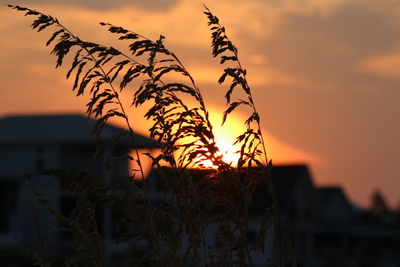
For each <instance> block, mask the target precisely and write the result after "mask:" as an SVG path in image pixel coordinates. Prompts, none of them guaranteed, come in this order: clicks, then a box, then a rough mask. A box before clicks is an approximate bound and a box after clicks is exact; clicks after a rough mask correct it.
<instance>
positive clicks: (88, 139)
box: [0, 115, 158, 247]
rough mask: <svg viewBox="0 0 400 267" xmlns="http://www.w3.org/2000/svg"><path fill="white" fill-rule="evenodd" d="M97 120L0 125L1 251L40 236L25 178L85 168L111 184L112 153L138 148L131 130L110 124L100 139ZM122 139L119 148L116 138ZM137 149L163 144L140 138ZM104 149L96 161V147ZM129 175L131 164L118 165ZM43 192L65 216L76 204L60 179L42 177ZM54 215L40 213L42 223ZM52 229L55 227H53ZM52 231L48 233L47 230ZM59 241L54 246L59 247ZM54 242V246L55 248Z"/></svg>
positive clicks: (32, 119) (38, 183)
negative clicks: (50, 170) (129, 133)
mask: <svg viewBox="0 0 400 267" xmlns="http://www.w3.org/2000/svg"><path fill="white" fill-rule="evenodd" d="M95 123H96V120H93V119H91V118H88V117H86V116H82V115H38V116H9V117H4V118H1V119H0V247H10V246H16V247H18V246H20V244H19V242H20V241H22V242H23V243H27V244H29V243H30V242H32V235H33V232H34V224H33V220H32V218H33V211H32V200H31V194H30V192H29V190H28V187H27V186H26V184H25V182H24V180H23V179H22V175H23V174H25V173H32V172H35V171H38V170H41V169H44V168H80V169H86V170H90V171H93V172H94V173H95V174H96V175H98V176H100V177H104V178H105V179H110V178H111V177H112V176H113V175H116V174H115V173H114V172H115V171H116V170H113V169H111V170H108V169H107V168H106V167H105V164H104V163H105V161H106V157H107V155H108V154H107V153H109V152H110V151H111V150H114V153H116V154H120V155H123V154H127V153H129V151H130V150H131V149H133V148H134V147H133V146H132V144H131V142H130V140H129V139H128V137H127V136H126V135H125V133H127V132H126V131H125V130H123V129H121V128H118V127H116V126H113V125H111V124H106V125H105V126H104V128H103V131H102V133H101V135H100V136H99V137H98V138H97V139H96V138H95V137H94V135H93V134H92V129H93V126H94V124H95ZM115 136H119V142H118V144H119V145H118V146H115V145H114V144H113V142H112V138H113V137H115ZM134 138H135V144H136V148H138V149H141V148H145V149H154V148H156V147H157V146H158V143H157V142H155V141H154V140H152V139H149V138H147V137H145V136H142V135H139V134H135V136H134ZM98 142H102V143H103V149H102V150H101V151H102V152H100V153H99V154H98V155H97V156H96V157H94V155H95V152H96V145H97V144H98ZM118 171H125V172H127V171H128V161H124V162H122V164H119V165H118ZM32 182H33V183H34V185H35V187H36V188H37V189H38V191H40V192H42V193H43V195H44V196H45V197H46V198H47V199H49V200H50V201H51V202H52V203H53V204H54V205H55V206H56V207H57V208H59V209H60V210H61V211H65V210H70V209H71V206H72V205H73V199H72V198H71V196H70V195H69V194H68V193H67V192H66V191H65V190H64V189H63V186H62V184H61V183H60V181H59V180H58V179H53V178H49V177H45V176H44V177H43V176H42V177H38V178H37V179H33V181H32ZM49 216H50V215H49V214H47V213H46V212H42V213H40V217H41V219H42V221H44V222H46V221H49V219H50V217H49ZM48 227H49V229H51V228H54V226H50V225H49V226H48ZM44 230H47V229H44ZM60 239H61V240H62V239H63V236H62V235H61V236H59V238H53V239H52V240H50V245H52V244H58V243H59V242H60ZM52 242H53V243H52Z"/></svg>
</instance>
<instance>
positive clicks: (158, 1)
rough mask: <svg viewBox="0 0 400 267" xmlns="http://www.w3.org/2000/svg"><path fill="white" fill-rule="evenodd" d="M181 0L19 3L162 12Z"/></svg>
mask: <svg viewBox="0 0 400 267" xmlns="http://www.w3.org/2000/svg"><path fill="white" fill-rule="evenodd" d="M180 1H181V0H151V1H147V0H113V1H109V0H33V1H21V2H19V4H21V5H29V6H35V4H51V5H64V6H74V7H83V8H88V9H100V10H106V9H113V8H118V7H121V6H133V7H137V8H140V9H143V10H146V11H154V12H163V11H167V10H169V9H171V8H172V7H174V6H175V5H177V4H178V3H179V2H180Z"/></svg>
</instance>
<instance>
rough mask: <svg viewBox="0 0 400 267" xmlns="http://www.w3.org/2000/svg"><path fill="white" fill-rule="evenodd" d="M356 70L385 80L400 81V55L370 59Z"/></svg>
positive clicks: (387, 55)
mask: <svg viewBox="0 0 400 267" xmlns="http://www.w3.org/2000/svg"><path fill="white" fill-rule="evenodd" d="M356 70H359V71H362V72H366V73H371V74H374V75H377V76H380V77H383V78H389V79H400V53H393V54H386V55H381V56H375V57H370V58H368V59H366V60H364V61H363V62H361V63H360V64H359V65H358V66H357V67H356Z"/></svg>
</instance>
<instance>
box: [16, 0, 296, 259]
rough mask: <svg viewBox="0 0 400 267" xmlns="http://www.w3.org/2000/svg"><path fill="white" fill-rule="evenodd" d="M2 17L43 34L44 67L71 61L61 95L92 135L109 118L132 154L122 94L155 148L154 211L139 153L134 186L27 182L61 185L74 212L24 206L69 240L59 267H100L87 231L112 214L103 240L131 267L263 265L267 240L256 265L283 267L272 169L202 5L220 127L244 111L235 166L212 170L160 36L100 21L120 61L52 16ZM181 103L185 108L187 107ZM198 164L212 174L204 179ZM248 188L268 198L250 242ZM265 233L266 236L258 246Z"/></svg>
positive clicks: (202, 132)
mask: <svg viewBox="0 0 400 267" xmlns="http://www.w3.org/2000/svg"><path fill="white" fill-rule="evenodd" d="M9 7H10V8H13V9H16V10H18V11H22V12H24V13H25V15H28V16H33V17H34V21H33V23H32V25H31V26H32V28H33V29H35V30H37V31H42V30H45V29H46V30H50V31H51V32H52V35H51V37H50V39H49V40H48V41H47V43H46V45H47V46H49V45H52V46H53V50H52V54H53V55H55V56H56V58H57V60H56V68H57V67H59V66H61V65H63V63H64V59H65V57H67V56H71V57H72V64H71V65H70V68H69V70H68V72H67V75H66V77H67V78H73V87H72V90H73V91H74V92H76V94H77V96H80V95H83V94H88V95H90V101H89V102H88V103H87V114H88V116H91V117H94V118H96V119H97V123H96V125H95V126H94V128H93V133H94V134H95V135H97V136H99V135H100V134H101V132H102V129H103V127H104V125H105V124H106V123H107V121H108V120H109V119H110V118H112V117H120V118H122V119H123V120H124V121H125V122H126V127H127V128H128V131H129V134H128V135H129V138H130V140H131V142H132V145H133V147H135V144H136V141H135V138H134V134H133V132H134V127H135V126H134V125H132V124H131V122H130V120H129V118H128V116H127V112H126V108H127V107H125V106H124V105H123V104H122V102H121V99H120V93H121V92H122V91H129V92H130V94H131V95H133V97H132V99H131V103H132V106H131V107H129V108H135V107H139V106H141V105H142V104H144V103H150V104H151V105H150V108H149V109H148V110H147V112H146V114H145V117H146V118H147V119H148V120H150V121H152V122H153V125H152V127H151V128H150V129H149V133H150V136H151V137H152V138H154V139H155V140H157V141H159V142H160V143H162V146H161V152H160V153H159V154H158V155H156V156H152V155H147V156H149V157H151V158H152V160H153V166H155V167H157V170H158V173H159V178H158V179H160V181H161V182H162V184H163V187H164V194H165V197H164V198H163V199H162V201H160V202H158V203H154V199H152V198H151V197H150V196H149V191H148V187H147V186H146V184H147V183H148V181H145V180H144V174H143V168H142V164H141V160H140V158H141V155H139V152H138V151H137V150H136V151H135V159H134V160H135V161H137V163H138V166H139V169H140V171H139V173H137V174H136V175H135V176H136V178H139V179H132V177H131V175H129V174H126V176H125V177H124V178H123V179H122V178H120V179H115V180H113V181H112V182H111V183H108V182H107V181H105V180H103V179H101V178H99V177H96V176H94V175H93V174H90V173H88V172H86V171H83V170H77V169H48V170H42V171H39V172H37V173H35V175H38V174H39V175H48V176H53V177H57V178H58V179H61V180H62V182H63V184H64V185H65V186H66V187H67V188H68V189H69V190H70V191H71V192H72V193H73V195H74V196H75V198H76V205H75V208H74V210H73V211H72V213H71V214H70V215H68V216H66V215H65V214H62V213H61V212H60V211H59V210H57V209H56V208H55V207H54V206H53V205H52V204H51V203H50V202H49V201H48V200H47V199H45V198H44V197H43V196H42V194H41V193H40V192H38V191H37V190H36V189H35V188H34V187H33V186H32V187H31V188H32V192H33V194H34V195H35V197H36V200H37V201H38V202H39V203H40V204H42V205H43V206H44V207H46V209H47V211H48V212H49V213H51V214H53V215H54V216H55V217H56V218H57V221H58V222H59V223H60V224H61V225H63V227H62V228H60V229H57V230H59V231H67V232H70V233H72V235H73V241H72V243H71V248H72V249H74V250H75V251H76V253H74V255H72V256H70V257H68V258H67V259H66V262H65V265H66V266H75V265H78V264H81V265H84V266H106V265H107V262H106V259H105V252H104V250H103V246H102V243H103V240H102V235H101V233H100V232H99V227H98V225H97V223H96V211H97V210H98V209H102V210H107V211H109V212H113V213H115V214H117V215H118V216H115V220H116V221H115V222H114V223H115V231H116V233H117V235H116V238H115V240H114V241H115V242H116V243H126V242H127V243H129V244H132V245H133V246H132V248H131V250H130V256H131V259H132V264H133V265H135V266H236V265H240V266H251V265H252V264H253V259H252V257H253V255H254V254H255V253H259V254H263V255H267V253H266V252H265V245H266V243H267V242H273V245H272V247H273V249H274V253H273V255H272V257H271V258H270V259H267V256H265V263H267V262H269V263H270V264H271V265H272V266H284V259H283V256H282V254H283V253H282V248H283V244H284V237H283V233H282V230H281V225H280V217H279V209H278V204H277V200H276V195H275V192H274V190H273V187H272V182H271V171H270V169H271V167H272V164H271V161H269V160H268V158H267V154H266V147H265V141H264V137H263V135H262V131H261V126H260V116H259V113H258V112H257V109H256V105H255V101H254V98H253V96H252V92H251V88H250V86H249V84H248V81H247V78H246V74H247V72H246V70H245V69H244V68H243V66H242V64H241V62H240V60H239V54H238V49H237V48H236V47H235V46H234V45H233V43H232V42H231V41H230V39H229V38H228V36H227V34H226V31H225V28H224V27H223V26H222V25H221V24H220V23H219V19H218V18H217V17H216V16H214V15H213V14H212V13H211V11H210V10H209V9H208V8H207V7H205V9H206V10H205V12H204V13H205V14H206V16H207V18H208V21H209V26H210V27H211V32H212V55H213V56H214V57H219V59H220V63H221V64H224V65H225V64H229V66H228V67H226V68H225V69H224V72H223V74H222V76H221V77H220V79H219V81H218V82H219V83H224V82H225V83H226V82H228V81H229V82H230V85H229V89H228V91H227V93H226V96H225V98H226V102H227V109H226V111H225V113H224V116H223V121H222V123H224V122H225V121H226V120H227V119H229V114H230V113H232V112H233V111H234V110H235V109H236V108H237V107H239V106H247V107H249V108H250V110H251V114H250V115H249V117H248V119H247V120H246V121H245V122H244V123H245V124H246V126H247V129H246V131H245V132H244V133H242V134H241V135H239V136H238V137H237V139H236V142H235V143H238V144H239V145H240V150H239V155H240V157H239V159H238V162H237V167H233V166H232V165H231V164H229V163H226V162H224V160H223V158H222V156H221V154H220V153H219V150H218V147H217V145H216V142H215V136H214V133H213V127H212V124H211V123H210V120H209V113H208V111H207V108H206V105H205V103H204V100H203V96H202V94H201V91H200V88H199V87H198V86H197V84H196V83H195V80H194V78H193V77H192V76H191V74H190V73H189V72H188V70H187V69H186V67H185V66H184V64H183V63H182V62H181V60H180V59H179V58H178V56H177V55H176V54H175V53H174V52H172V51H170V50H169V49H168V48H167V47H165V45H164V42H163V41H164V39H165V37H164V36H160V38H159V39H158V40H154V41H153V40H150V39H148V38H147V37H145V36H143V35H141V34H138V33H135V32H132V31H130V30H127V29H124V28H122V27H119V26H114V25H112V24H109V23H104V22H101V23H100V25H101V26H103V27H106V29H107V30H108V31H109V32H110V33H113V34H115V35H116V37H117V38H118V39H119V40H122V41H128V42H129V45H128V48H127V51H125V52H124V51H122V50H119V49H117V48H114V47H109V46H104V45H101V44H96V43H93V42H88V41H84V40H82V39H81V38H79V37H78V36H76V35H75V34H74V33H72V32H71V31H69V30H68V29H67V28H66V27H65V26H64V25H62V24H61V23H60V22H59V21H58V19H56V18H53V17H52V16H49V15H46V14H43V13H41V12H39V11H36V10H33V9H29V8H26V7H21V6H15V5H9ZM171 74H173V75H175V76H172V75H171ZM177 75H179V76H183V78H185V81H186V82H171V77H176V76H177ZM188 98H191V100H192V101H191V102H190V103H194V104H190V105H189V104H188V102H187V99H188ZM120 135H126V131H121V133H120ZM118 137H119V136H118ZM205 161H208V162H211V163H212V164H213V165H214V166H216V169H215V170H211V169H205V168H204V166H203V163H204V162H205ZM254 166H256V167H257V168H253V167H254ZM192 167H197V168H198V169H192ZM160 181H159V182H160ZM260 184H263V185H264V186H265V187H266V190H268V192H269V194H270V195H271V197H272V200H273V205H272V206H271V207H270V208H269V209H268V210H266V212H265V215H264V218H263V220H262V222H261V224H260V225H259V226H258V228H259V229H258V231H257V234H256V236H255V238H254V239H253V240H250V239H249V238H248V234H249V227H250V223H249V206H250V205H251V201H252V194H253V191H254V188H255V186H257V185H260ZM211 229H216V232H217V236H218V246H216V245H215V244H211V243H210V240H209V239H208V238H207V233H210V231H211ZM269 232H272V233H273V236H271V237H268V233H269ZM38 255H39V256H40V255H41V254H38ZM43 255H45V254H43ZM36 260H37V262H38V263H41V262H47V261H44V259H43V260H40V259H36ZM293 265H295V261H294V262H293Z"/></svg>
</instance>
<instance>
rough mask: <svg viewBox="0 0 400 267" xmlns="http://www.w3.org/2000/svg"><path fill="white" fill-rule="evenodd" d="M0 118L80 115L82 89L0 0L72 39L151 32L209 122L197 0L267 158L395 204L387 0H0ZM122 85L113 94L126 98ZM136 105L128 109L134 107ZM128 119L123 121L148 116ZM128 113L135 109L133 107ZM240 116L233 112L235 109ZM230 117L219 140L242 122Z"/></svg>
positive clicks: (399, 177)
mask: <svg viewBox="0 0 400 267" xmlns="http://www.w3.org/2000/svg"><path fill="white" fill-rule="evenodd" d="M0 3H1V7H0V16H1V18H2V23H1V24H0V36H2V37H1V38H0V51H1V52H0V62H1V64H0V81H1V83H0V116H5V115H9V114H37V113H71V112H81V113H82V112H84V111H85V103H86V101H87V100H88V98H87V97H81V98H77V97H75V94H74V93H72V92H71V88H72V83H73V81H72V80H66V79H65V73H66V71H67V69H66V68H65V67H63V68H61V69H55V68H54V67H55V58H54V57H53V56H51V55H50V51H51V48H49V47H45V45H44V44H45V42H46V41H47V39H48V37H49V36H50V34H51V32H44V33H36V32H34V31H32V30H31V29H30V28H29V25H30V23H31V20H32V18H26V17H24V16H22V14H21V13H18V12H16V11H14V10H11V9H9V8H7V7H6V6H5V5H6V4H8V3H11V4H20V5H25V6H27V7H31V8H35V9H37V10H40V11H42V12H44V13H49V14H52V15H53V16H55V17H57V18H58V19H59V20H60V21H61V23H63V24H64V25H65V26H67V27H68V28H69V29H70V30H72V31H73V32H75V33H76V34H77V35H79V36H80V37H81V39H84V40H90V41H95V42H99V43H102V44H106V45H112V46H115V47H118V48H121V49H124V48H125V47H126V46H127V43H122V42H117V41H116V40H115V37H114V36H112V35H110V34H108V33H107V32H106V31H105V30H104V29H103V28H101V27H100V26H99V25H98V22H100V21H105V22H110V23H112V24H115V25H121V26H124V27H126V28H128V29H131V30H133V31H135V32H138V33H141V34H143V35H146V36H147V37H149V38H152V39H157V38H158V36H159V35H160V34H162V35H164V36H166V42H165V44H166V46H167V47H168V48H169V49H171V50H173V51H175V53H176V54H177V55H178V56H179V57H180V58H181V60H182V61H183V62H184V64H185V66H186V67H187V68H188V69H189V71H190V72H191V73H192V75H193V76H194V78H195V79H196V82H197V83H198V85H199V87H200V89H201V90H202V92H203V95H204V98H205V101H206V105H207V106H208V107H209V109H210V112H211V114H212V120H213V121H215V123H216V126H218V125H219V124H220V121H221V117H220V115H221V113H222V112H223V110H224V108H225V105H224V99H223V96H224V94H225V91H226V89H227V88H226V86H225V87H224V86H218V84H217V80H218V78H219V75H220V74H221V73H222V70H223V68H222V67H221V66H219V65H218V62H217V61H216V60H215V59H213V58H212V56H211V55H210V32H209V29H208V27H207V23H206V18H205V16H204V14H202V12H203V11H204V9H203V6H202V4H203V3H204V4H206V5H207V6H208V7H209V8H210V9H211V10H212V11H213V13H214V14H215V15H217V16H218V17H219V19H220V21H221V23H222V24H223V25H224V26H225V27H226V28H227V34H228V35H229V37H230V38H231V39H232V41H233V42H234V44H235V45H236V46H237V47H238V48H239V57H240V59H241V62H242V63H243V65H244V66H245V68H246V69H247V71H248V78H249V83H250V86H251V88H252V92H253V95H254V98H255V101H256V106H257V108H258V110H259V112H260V116H261V122H262V126H263V132H264V134H265V135H266V137H267V146H268V147H269V151H268V153H269V155H270V157H271V158H272V159H273V162H275V163H277V164H279V163H306V164H308V165H309V167H310V170H311V172H312V175H313V178H314V182H315V184H316V185H318V186H332V185H339V186H342V187H343V189H344V191H345V193H346V194H347V196H348V197H349V199H350V200H352V201H354V202H355V203H357V204H361V205H364V206H366V205H368V204H369V201H370V196H371V194H372V192H374V191H375V190H380V191H381V192H382V193H383V194H384V195H385V196H386V198H387V200H388V203H389V204H390V205H391V206H392V207H393V208H395V207H398V206H399V203H400V193H399V191H400V190H399V188H400V168H399V164H400V154H399V151H400V141H399V138H400V123H399V122H400V105H399V100H400V88H399V81H400V1H399V0H380V1H377V0H360V1H357V0H353V1H351V0H246V1H239V0H229V1H228V0H219V1H204V0H202V1H197V0H155V1H141V0H115V1H105V0H96V1H94V0H88V1H80V0H69V1H67V0H52V1H50V0H36V1H35V0H33V1H11V0H9V1H4V0H1V1H0ZM131 95H132V91H127V92H125V93H124V94H123V98H124V99H125V100H126V101H129V99H130V98H131ZM135 112H136V111H135ZM135 112H134V111H130V114H132V116H131V117H135V120H136V121H135V124H134V125H135V126H134V127H135V129H136V130H137V131H138V132H141V133H143V134H147V132H148V131H147V129H148V126H149V124H148V123H147V122H145V121H144V120H143V119H141V118H140V117H141V116H138V115H137V114H138V113H135ZM139 114H140V113H139ZM243 116H244V115H243ZM243 116H242V115H240V114H237V115H236V117H232V121H231V122H230V123H231V124H228V125H227V127H225V128H220V127H216V128H217V129H216V130H217V136H220V138H222V139H224V141H223V142H233V141H234V137H235V134H236V133H237V131H239V129H240V126H241V125H242V121H243V118H244V117H243Z"/></svg>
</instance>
